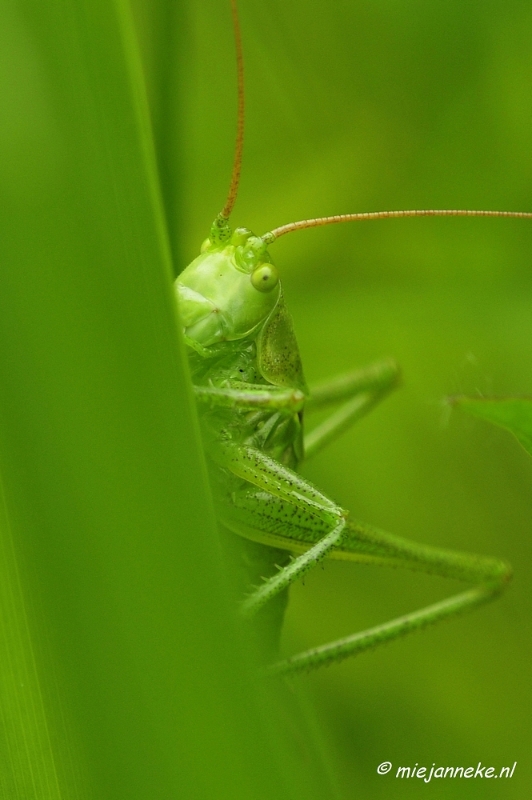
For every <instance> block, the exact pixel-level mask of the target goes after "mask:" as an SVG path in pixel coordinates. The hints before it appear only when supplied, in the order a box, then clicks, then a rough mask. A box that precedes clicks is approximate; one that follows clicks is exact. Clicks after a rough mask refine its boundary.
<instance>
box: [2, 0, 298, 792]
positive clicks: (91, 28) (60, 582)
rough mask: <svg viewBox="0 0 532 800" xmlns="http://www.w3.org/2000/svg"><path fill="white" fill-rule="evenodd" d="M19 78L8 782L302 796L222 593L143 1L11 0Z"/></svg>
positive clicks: (5, 312)
mask: <svg viewBox="0 0 532 800" xmlns="http://www.w3.org/2000/svg"><path fill="white" fill-rule="evenodd" d="M0 94H1V96H2V104H1V107H0V192H1V202H0V207H1V217H0V242H1V247H2V262H1V263H2V267H1V273H0V280H1V286H0V374H1V376H2V379H1V382H0V477H1V482H2V483H1V485H2V489H3V497H2V500H3V505H2V508H1V509H0V510H1V517H0V526H1V534H2V542H1V544H2V551H1V552H0V554H1V555H2V564H1V570H2V571H1V574H0V582H1V584H2V592H1V595H0V599H1V601H2V604H3V607H2V627H1V628H0V633H1V634H2V637H3V638H2V641H1V642H0V648H1V653H0V655H1V663H2V665H3V667H2V668H3V679H4V682H3V687H2V700H3V703H2V709H1V714H2V717H3V726H2V731H3V733H2V735H3V736H4V738H3V740H2V742H1V752H0V760H1V763H0V774H1V775H2V778H1V780H2V783H1V784H0V786H1V788H2V797H6V798H7V797H9V798H10V799H11V798H23V799H24V800H33V798H35V800H56V798H59V797H61V798H68V800H71V799H72V798H85V797H91V798H98V800H105V798H109V800H111V798H112V800H117V798H127V799H128V800H135V798H138V800H141V799H142V800H147V798H149V800H157V799H158V798H161V800H163V798H164V800H168V799H169V798H174V797H183V798H217V799H218V798H231V800H235V799H236V800H238V798H245V799H246V800H247V799H248V798H250V797H253V798H265V800H266V798H271V797H277V798H288V797H301V796H302V794H301V791H299V790H298V786H299V785H300V784H299V783H298V781H299V777H298V774H297V768H296V769H295V771H294V768H293V764H292V762H291V761H290V759H289V758H288V757H286V756H285V754H284V752H283V750H282V745H281V744H280V743H279V742H278V741H277V728H276V727H275V720H274V719H273V717H272V715H271V714H269V713H268V709H267V708H266V706H265V696H264V694H263V692H262V691H259V689H258V688H257V687H256V686H255V684H254V682H253V680H252V678H251V676H250V674H249V673H248V671H247V670H246V659H245V658H244V656H243V652H242V647H241V643H240V639H239V636H238V635H237V633H238V632H237V629H236V626H235V625H234V624H233V623H234V621H233V618H232V616H231V613H230V610H229V606H228V602H227V600H226V596H225V592H224V586H223V575H222V564H221V557H220V552H219V545H218V538H217V533H216V530H215V524H214V519H213V515H212V511H211V505H210V501H209V496H208V491H207V485H206V479H205V471H204V467H203V462H202V456H201V450H200V447H199V439H198V429H197V424H196V419H195V416H194V409H193V405H192V402H191V396H190V392H189V388H188V377H187V371H186V364H185V363H184V359H183V351H182V349H181V347H180V343H179V341H178V337H177V335H176V331H177V329H178V328H177V325H176V318H175V303H174V299H173V295H172V292H171V284H170V275H171V266H170V260H169V255H168V246H167V237H166V233H165V226H164V215H163V212H162V209H161V203H160V199H159V191H158V186H157V179H156V169H155V158H154V155H153V146H152V142H151V137H150V133H149V125H148V121H147V111H146V102H145V98H144V93H143V81H142V79H141V72H140V67H139V62H138V58H137V53H136V49H135V45H134V39H133V36H132V32H131V20H130V18H129V6H128V5H127V4H126V3H125V2H120V1H119V0H114V1H112V0H84V1H83V0H82V2H80V0H65V2H63V3H60V4H48V3H40V2H37V0H30V2H26V3H17V2H11V3H4V4H2V6H1V8H0ZM7 697H8V698H9V699H6V698H7ZM305 796H308V795H307V793H306V792H305Z"/></svg>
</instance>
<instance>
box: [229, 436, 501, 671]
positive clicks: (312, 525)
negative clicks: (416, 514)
mask: <svg viewBox="0 0 532 800" xmlns="http://www.w3.org/2000/svg"><path fill="white" fill-rule="evenodd" d="M230 449H231V452H227V453H226V466H228V467H229V468H230V469H231V471H233V472H234V473H235V474H237V475H238V476H239V477H241V478H244V479H245V480H246V481H248V482H249V483H250V484H252V485H253V486H255V487H257V488H256V489H251V488H250V489H249V490H243V491H240V492H235V493H234V494H233V496H232V504H231V509H230V513H229V514H228V517H227V522H226V524H227V525H228V526H229V527H230V528H231V529H232V530H234V531H235V532H236V533H239V534H240V535H242V536H244V537H246V538H250V539H254V540H255V541H259V542H263V543H265V544H270V545H272V546H274V547H278V548H279V547H280V548H284V549H287V550H291V551H293V552H294V551H295V552H298V551H299V552H301V551H303V554H302V555H300V556H298V557H296V558H295V559H294V560H293V561H292V562H291V563H290V564H289V565H288V566H286V567H284V568H282V569H280V570H279V572H278V573H277V574H275V575H274V576H273V577H271V578H269V580H267V581H266V582H265V583H264V584H263V585H262V586H261V587H259V588H258V589H257V590H256V591H255V592H253V593H252V594H251V595H250V596H249V597H248V598H247V599H246V600H245V601H244V603H243V607H242V608H243V613H244V614H245V616H248V617H250V616H252V615H254V614H255V613H256V612H257V611H258V610H260V608H262V607H263V606H264V605H265V604H266V603H267V602H268V601H269V600H270V599H272V598H273V597H274V596H276V595H277V594H278V593H279V592H281V591H283V589H285V588H286V587H287V586H288V585H289V584H291V583H292V582H294V580H296V579H297V578H298V577H300V576H301V575H302V574H304V573H305V572H306V571H307V570H309V569H310V568H312V567H313V566H315V565H316V564H317V563H319V561H320V560H321V559H322V558H324V557H330V558H342V559H348V560H356V561H366V562H369V563H374V564H382V565H394V566H400V567H404V568H408V569H412V570H419V571H423V572H427V573H430V574H437V575H441V576H443V577H448V578H454V579H458V580H462V581H467V582H470V583H474V584H477V585H476V586H475V587H474V588H472V589H470V590H468V591H466V592H463V593H461V594H459V595H456V596H454V597H451V598H449V599H447V600H444V601H442V602H440V603H436V604H434V605H431V606H428V607H426V608H424V609H421V610H419V611H415V612H413V613H412V614H407V615H405V616H402V617H399V618H398V619H395V620H392V621H390V622H387V623H385V624H383V625H380V626H377V627H376V628H372V629H370V630H367V631H363V632H361V633H357V634H354V635H353V636H348V637H346V638H345V639H340V640H338V641H336V642H332V643H330V644H327V645H324V646H322V647H318V648H314V649H312V650H309V651H307V652H305V653H301V654H299V655H297V656H293V657H292V658H289V659H286V660H285V661H282V662H279V663H278V664H275V665H273V666H272V667H271V668H269V671H270V672H274V673H282V674H287V673H293V672H300V671H306V670H310V669H314V668H316V667H319V666H322V665H325V664H329V663H333V662H337V661H340V660H342V659H344V658H346V657H348V656H350V655H356V654H358V653H361V652H363V651H364V650H368V649H370V648H373V647H376V646H377V645H379V644H381V643H383V642H386V641H391V640H393V639H396V638H398V637H400V636H403V635H405V634H406V633H409V632H411V631H414V630H417V629H419V628H422V627H424V626H426V625H429V624H431V623H434V622H437V621H439V620H443V619H445V618H447V617H450V616H453V615H456V614H458V613H461V612H464V611H467V610H469V609H472V608H474V607H475V606H477V605H480V604H482V603H484V602H487V601H488V600H490V599H492V598H494V597H495V596H496V595H497V594H499V593H500V592H501V591H502V590H503V589H504V587H505V585H506V583H507V582H508V580H509V579H510V576H511V570H510V568H509V567H508V565H507V564H505V563H504V562H501V561H498V560H497V559H492V558H486V557H483V556H477V555H470V554H467V553H458V552H453V551H449V550H444V549H442V548H437V547H430V546H428V545H422V544H416V543H415V542H411V541H409V540H407V539H403V538H402V537H399V536H394V535H392V534H389V533H386V532H384V531H380V530H378V529H376V528H373V527H371V526H368V525H365V524H364V523H359V522H354V521H352V520H351V519H349V518H346V512H345V511H343V510H342V509H341V508H340V507H339V506H337V505H336V504H335V503H333V502H332V501H331V500H329V499H328V498H327V497H326V496H325V495H323V494H322V493H321V492H319V491H318V490H317V489H316V488H315V487H313V486H312V484H310V483H309V482H308V481H306V480H305V479H304V478H301V476H299V475H297V474H296V473H294V472H292V470H290V469H288V468H287V467H284V466H283V465H281V464H278V463H277V462H276V461H274V460H273V459H271V458H269V457H268V456H266V455H265V454H264V453H262V452H261V451H258V450H255V449H254V448H236V447H234V446H233V447H232V448H230ZM257 489H258V491H257Z"/></svg>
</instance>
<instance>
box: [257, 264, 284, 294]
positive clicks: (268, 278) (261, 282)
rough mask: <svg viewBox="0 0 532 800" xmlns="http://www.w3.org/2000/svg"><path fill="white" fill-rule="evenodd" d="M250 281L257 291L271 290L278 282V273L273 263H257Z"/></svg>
mask: <svg viewBox="0 0 532 800" xmlns="http://www.w3.org/2000/svg"><path fill="white" fill-rule="evenodd" d="M251 283H252V284H253V286H254V287H255V289H258V291H259V292H271V290H272V289H275V287H276V286H277V284H278V283H279V273H278V272H277V270H276V268H275V267H274V266H273V264H259V266H258V267H257V269H256V270H254V271H253V273H252V275H251Z"/></svg>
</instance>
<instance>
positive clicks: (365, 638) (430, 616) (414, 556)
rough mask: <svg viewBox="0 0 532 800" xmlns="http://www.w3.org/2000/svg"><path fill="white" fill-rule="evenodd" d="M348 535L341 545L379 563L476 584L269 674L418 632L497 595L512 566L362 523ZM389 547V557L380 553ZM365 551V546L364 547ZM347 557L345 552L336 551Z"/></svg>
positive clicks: (340, 656)
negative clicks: (362, 551)
mask: <svg viewBox="0 0 532 800" xmlns="http://www.w3.org/2000/svg"><path fill="white" fill-rule="evenodd" d="M347 529H348V530H347V533H346V535H345V536H344V537H343V540H342V544H341V547H342V548H343V547H347V548H349V551H350V552H351V550H352V551H353V552H355V551H357V550H358V548H359V546H360V545H362V546H363V548H364V549H366V548H367V547H368V546H369V548H371V547H373V548H374V553H375V555H376V557H377V560H378V555H377V553H378V552H380V553H382V555H383V556H384V558H383V559H382V561H381V563H391V564H393V563H394V562H395V563H396V564H397V566H402V567H406V568H409V569H414V570H421V571H423V572H427V573H430V574H437V575H441V576H443V577H448V578H455V579H458V580H463V581H469V582H471V583H475V584H477V585H476V586H474V587H473V588H472V589H469V590H468V591H466V592H462V593H461V594H458V595H455V596H453V597H450V598H448V599H446V600H442V601H440V602H438V603H434V604H433V605H430V606H427V607H426V608H423V609H420V610H418V611H414V612H412V613H410V614H405V615H404V616H401V617H398V618H397V619H394V620H390V621H389V622H385V623H383V624H382V625H377V626H376V627H373V628H369V629H368V630H365V631H361V632H360V633H355V634H352V635H351V636H347V637H345V638H342V639H338V640H337V641H334V642H330V643H328V644H325V645H322V646H320V647H316V648H312V649H310V650H307V651H305V652H303V653H299V654H297V655H295V656H292V657H290V658H287V659H285V660H283V661H280V662H278V663H276V664H273V665H272V666H270V667H268V668H267V669H266V672H267V673H268V674H272V675H273V674H275V675H280V674H281V675H286V674H294V673H297V672H307V671H310V670H312V669H316V668H318V667H321V666H326V665H328V664H331V663H337V662H339V661H342V660H343V659H345V658H348V657H349V656H355V655H358V654H359V653H362V652H364V651H365V650H370V649H372V648H374V647H377V646H378V645H379V644H383V643H385V642H389V641H392V640H393V639H397V638H399V637H401V636H404V635H406V634H407V633H411V632H414V631H416V630H420V629H421V628H424V627H426V626H427V625H431V624H434V623H436V622H439V621H440V620H444V619H447V618H448V617H452V616H455V615H457V614H460V613H464V612H466V611H469V610H472V609H473V608H475V607H476V606H479V605H482V604H483V603H485V602H488V601H489V600H492V599H494V598H495V597H497V595H499V594H500V593H501V592H502V591H503V590H504V588H505V586H506V585H507V583H508V581H509V580H510V578H511V574H512V573H511V568H510V566H509V565H508V564H506V563H505V562H503V561H499V560H498V559H494V558H487V557H483V556H476V555H470V554H467V553H457V552H453V551H450V550H444V549H441V548H437V547H429V546H428V545H419V544H416V543H414V542H411V541H409V540H407V539H402V538H401V537H398V536H393V535H392V534H388V533H385V532H384V531H380V530H378V529H376V528H371V527H370V526H368V525H364V524H362V523H355V522H352V521H351V520H348V521H347ZM386 551H388V557H386V556H385V554H386ZM366 552H367V549H366ZM339 555H340V556H342V555H343V556H344V557H346V555H347V554H342V553H340V554H339Z"/></svg>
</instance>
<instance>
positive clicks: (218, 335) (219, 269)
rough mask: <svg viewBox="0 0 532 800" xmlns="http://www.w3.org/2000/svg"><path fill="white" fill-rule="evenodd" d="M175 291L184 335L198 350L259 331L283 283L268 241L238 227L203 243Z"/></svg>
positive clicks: (271, 309)
mask: <svg viewBox="0 0 532 800" xmlns="http://www.w3.org/2000/svg"><path fill="white" fill-rule="evenodd" d="M211 237H212V233H211ZM212 238H214V237H212ZM176 290H177V296H178V302H179V310H180V313H181V319H182V321H183V325H184V333H185V337H186V339H187V340H188V342H189V344H190V345H191V346H192V347H194V346H196V347H197V349H198V350H202V349H204V348H209V347H211V346H212V345H214V344H218V343H219V342H225V341H235V340H238V339H244V338H246V337H248V336H252V335H253V334H254V333H256V332H258V331H259V330H260V329H261V328H262V326H263V324H264V323H265V322H266V320H267V319H268V317H269V316H270V315H271V313H272V311H273V310H274V308H275V306H276V305H277V303H278V301H279V297H280V294H281V285H280V283H279V276H278V273H277V269H276V268H275V266H274V264H273V263H272V261H271V258H270V255H269V253H268V251H267V249H266V243H265V242H264V241H263V240H262V239H260V238H259V237H258V236H254V235H253V234H252V232H251V231H250V230H247V229H246V228H237V229H236V230H235V231H234V233H233V234H231V235H230V237H229V238H228V239H226V240H225V241H223V242H212V240H211V239H207V241H206V242H204V244H203V246H202V252H201V254H200V255H199V256H198V257H197V258H196V259H195V260H194V261H193V262H192V263H191V264H190V265H189V266H188V267H187V268H186V269H185V270H184V271H183V272H182V273H181V275H180V276H179V277H178V279H177V281H176Z"/></svg>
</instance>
